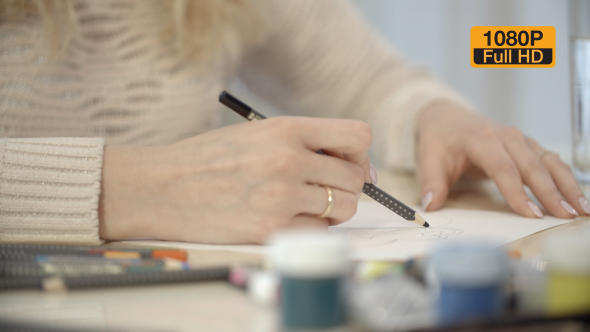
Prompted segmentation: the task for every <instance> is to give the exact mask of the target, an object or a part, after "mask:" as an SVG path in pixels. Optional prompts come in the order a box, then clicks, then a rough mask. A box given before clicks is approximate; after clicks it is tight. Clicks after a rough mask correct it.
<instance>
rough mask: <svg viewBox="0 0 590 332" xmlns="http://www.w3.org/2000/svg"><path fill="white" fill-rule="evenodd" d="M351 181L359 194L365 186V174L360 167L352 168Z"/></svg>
mask: <svg viewBox="0 0 590 332" xmlns="http://www.w3.org/2000/svg"><path fill="white" fill-rule="evenodd" d="M351 181H352V182H353V186H354V188H355V189H357V190H358V191H359V192H360V191H362V190H363V186H364V185H365V172H364V171H363V169H362V168H361V167H360V166H357V165H354V166H353V167H352V176H351Z"/></svg>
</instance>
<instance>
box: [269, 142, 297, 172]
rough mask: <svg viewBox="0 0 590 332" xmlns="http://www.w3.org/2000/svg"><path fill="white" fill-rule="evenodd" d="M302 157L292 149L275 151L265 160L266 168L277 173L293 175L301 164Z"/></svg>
mask: <svg viewBox="0 0 590 332" xmlns="http://www.w3.org/2000/svg"><path fill="white" fill-rule="evenodd" d="M300 158H301V155H300V154H299V153H298V152H297V151H295V150H293V149H290V148H281V149H278V150H277V151H274V152H273V153H271V154H270V155H269V158H266V160H265V166H264V167H265V168H266V169H268V170H269V171H274V172H276V173H280V174H283V173H288V174H291V173H292V172H293V171H296V170H297V169H298V168H299V167H298V166H299V164H300Z"/></svg>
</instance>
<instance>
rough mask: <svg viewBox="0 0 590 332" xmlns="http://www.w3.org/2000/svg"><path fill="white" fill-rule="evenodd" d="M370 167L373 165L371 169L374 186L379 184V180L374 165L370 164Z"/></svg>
mask: <svg viewBox="0 0 590 332" xmlns="http://www.w3.org/2000/svg"><path fill="white" fill-rule="evenodd" d="M369 165H371V167H369V175H370V176H371V181H373V184H377V182H379V179H378V178H377V171H376V170H375V167H373V164H371V163H369Z"/></svg>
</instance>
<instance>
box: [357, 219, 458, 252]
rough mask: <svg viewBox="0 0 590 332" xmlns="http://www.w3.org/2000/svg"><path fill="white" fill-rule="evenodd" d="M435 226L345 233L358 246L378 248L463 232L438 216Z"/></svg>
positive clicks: (440, 238) (440, 237) (448, 220)
mask: <svg viewBox="0 0 590 332" xmlns="http://www.w3.org/2000/svg"><path fill="white" fill-rule="evenodd" d="M437 219H439V220H438V222H437V224H438V225H437V226H434V227H430V228H414V227H412V228H406V227H404V228H370V229H367V228H363V229H353V230H350V231H348V232H347V234H346V237H347V238H348V239H349V240H350V241H351V242H352V243H353V244H354V245H360V246H364V247H366V246H378V245H382V244H389V243H394V242H397V241H432V240H444V239H447V238H449V237H450V236H453V235H458V234H461V233H463V230H461V229H459V228H456V227H452V223H453V220H452V219H451V218H448V217H444V216H438V218H437Z"/></svg>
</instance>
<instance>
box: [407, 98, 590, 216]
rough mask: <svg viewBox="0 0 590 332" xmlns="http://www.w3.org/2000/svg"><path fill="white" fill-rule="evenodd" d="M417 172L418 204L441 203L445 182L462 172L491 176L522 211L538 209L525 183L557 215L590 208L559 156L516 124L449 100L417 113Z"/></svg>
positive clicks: (528, 212) (436, 206)
mask: <svg viewBox="0 0 590 332" xmlns="http://www.w3.org/2000/svg"><path fill="white" fill-rule="evenodd" d="M417 126H418V145H417V158H418V170H417V172H418V178H419V179H420V183H421V191H422V206H423V208H424V209H425V210H428V211H432V210H437V209H440V208H441V207H442V206H443V203H444V201H445V199H446V198H447V194H448V191H449V187H450V186H451V185H452V184H453V183H455V182H456V181H457V180H458V179H459V178H460V177H461V176H463V175H467V176H476V177H480V176H483V177H488V178H490V179H492V180H493V181H494V182H495V183H496V185H497V186H498V188H499V189H500V191H501V192H502V194H503V195H504V197H505V198H506V201H507V202H508V204H509V205H510V207H511V208H512V209H513V210H514V211H516V212H517V213H518V214H521V215H523V216H526V217H538V218H542V217H543V213H542V212H541V210H540V209H539V207H538V206H536V205H535V204H534V203H533V202H532V201H531V200H530V199H529V197H528V196H527V194H526V193H525V191H524V188H523V185H527V186H528V187H529V188H530V189H531V191H532V192H533V194H534V195H535V197H537V199H538V200H539V202H541V204H543V206H544V207H545V209H546V210H547V211H548V212H549V213H551V214H552V215H554V216H556V217H559V218H573V217H575V216H577V215H578V213H584V214H590V206H589V205H588V202H587V201H586V198H585V197H584V195H583V194H582V191H581V190H580V188H579V187H578V184H577V182H576V180H575V178H574V176H573V174H572V172H571V171H570V168H569V166H567V165H566V164H564V163H563V162H562V161H561V160H559V157H558V156H557V155H555V154H552V153H545V154H543V155H542V156H541V158H540V157H539V156H540V155H541V153H542V152H543V148H541V147H540V146H539V144H537V143H536V142H535V141H534V140H532V139H530V138H528V137H525V136H524V135H523V134H522V133H521V132H520V131H519V130H517V129H514V128H509V127H504V126H500V125H497V124H495V123H493V122H492V121H490V120H488V119H486V118H484V117H483V116H481V115H479V114H477V113H474V112H469V111H464V110H461V109H458V108H456V107H454V106H450V105H443V104H440V105H436V106H433V107H431V108H430V109H428V110H425V111H424V113H422V114H421V115H420V117H419V119H418V123H417Z"/></svg>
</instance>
